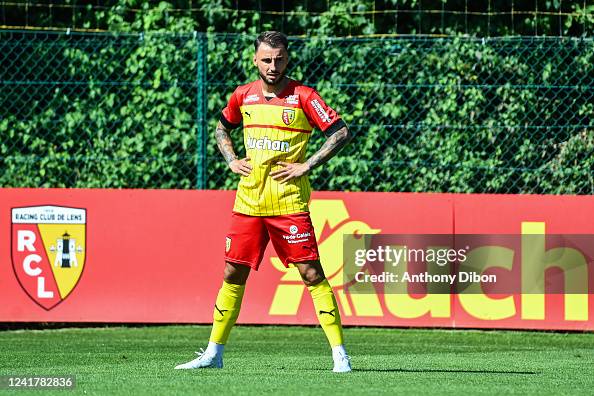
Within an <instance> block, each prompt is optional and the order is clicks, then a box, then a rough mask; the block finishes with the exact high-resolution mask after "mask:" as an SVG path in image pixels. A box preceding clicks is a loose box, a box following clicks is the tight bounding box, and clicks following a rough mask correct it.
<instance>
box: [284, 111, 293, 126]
mask: <svg viewBox="0 0 594 396" xmlns="http://www.w3.org/2000/svg"><path fill="white" fill-rule="evenodd" d="M293 121H295V110H293V109H284V110H283V122H284V123H285V125H291V124H292V123H293Z"/></svg>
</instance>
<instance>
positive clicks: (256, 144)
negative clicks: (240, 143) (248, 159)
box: [246, 136, 291, 153]
mask: <svg viewBox="0 0 594 396" xmlns="http://www.w3.org/2000/svg"><path fill="white" fill-rule="evenodd" d="M246 147H247V148H248V149H257V150H272V151H282V152H283V153H288V152H289V149H290V148H291V146H290V145H289V142H285V141H282V140H270V139H269V138H268V136H264V137H263V138H262V139H256V138H253V137H251V136H248V138H247V141H246Z"/></svg>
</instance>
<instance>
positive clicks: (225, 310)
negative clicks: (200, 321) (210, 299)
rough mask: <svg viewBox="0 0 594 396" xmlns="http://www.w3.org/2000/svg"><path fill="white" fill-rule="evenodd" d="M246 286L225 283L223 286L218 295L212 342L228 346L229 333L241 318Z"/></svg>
mask: <svg viewBox="0 0 594 396" xmlns="http://www.w3.org/2000/svg"><path fill="white" fill-rule="evenodd" d="M244 291H245V285H234V284H232V283H227V282H225V281H223V286H221V290H219V294H218V295H217V301H216V303H215V309H214V312H213V314H212V316H213V322H212V331H211V332H210V341H212V342H216V343H217V344H226V343H227V339H228V338H229V333H230V332H231V329H232V328H233V325H234V324H235V321H236V320H237V317H238V316H239V310H240V308H241V300H242V299H243V292H244Z"/></svg>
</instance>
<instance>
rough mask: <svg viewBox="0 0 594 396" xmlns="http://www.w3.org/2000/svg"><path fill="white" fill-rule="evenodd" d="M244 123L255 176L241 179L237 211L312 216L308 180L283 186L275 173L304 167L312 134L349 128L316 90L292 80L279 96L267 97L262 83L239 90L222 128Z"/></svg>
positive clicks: (252, 173) (223, 117) (236, 203)
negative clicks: (284, 165)
mask: <svg viewBox="0 0 594 396" xmlns="http://www.w3.org/2000/svg"><path fill="white" fill-rule="evenodd" d="M242 122H243V142H244V145H245V150H246V155H247V156H248V157H250V159H251V160H250V164H251V165H252V171H251V172H250V175H249V176H245V177H244V176H241V179H240V181H239V185H238V187H237V195H236V197H235V206H234V207H233V210H234V211H235V212H239V213H243V214H246V215H251V216H277V215H285V214H292V213H300V212H307V211H308V202H309V197H310V194H311V187H310V184H309V180H308V178H307V175H304V176H301V177H299V178H295V179H292V180H290V181H288V182H287V183H284V184H281V183H279V182H277V181H276V180H274V179H272V177H270V172H272V171H274V170H276V169H278V168H281V166H280V165H277V164H276V163H277V161H283V162H304V161H305V160H306V158H305V153H306V147H307V142H308V141H309V137H310V136H311V132H312V130H313V129H314V127H315V128H318V129H320V130H321V131H322V132H325V133H328V132H329V131H331V130H335V129H336V128H337V127H339V126H342V125H344V123H343V122H342V120H341V119H340V117H339V116H338V114H337V113H336V112H335V111H334V110H333V109H331V108H330V107H328V105H326V103H325V102H324V101H323V100H322V98H321V97H320V95H319V94H318V93H317V92H316V90H314V89H313V88H310V87H307V86H305V85H302V84H301V83H299V82H297V81H294V80H290V81H289V84H288V85H287V87H286V88H285V89H284V90H283V91H282V92H281V93H280V94H278V95H277V96H276V97H273V98H265V97H264V95H263V94H262V81H261V80H257V81H254V82H252V83H249V84H246V85H242V86H240V87H238V88H237V89H236V90H235V91H234V92H233V94H232V95H231V98H230V99H229V102H228V103H227V106H226V107H225V108H224V109H223V113H222V116H221V123H222V124H223V125H224V126H225V127H226V128H228V129H234V128H237V127H238V126H239V125H240V124H241V123H242Z"/></svg>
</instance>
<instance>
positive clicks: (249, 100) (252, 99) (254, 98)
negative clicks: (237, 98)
mask: <svg viewBox="0 0 594 396" xmlns="http://www.w3.org/2000/svg"><path fill="white" fill-rule="evenodd" d="M259 100H260V96H258V95H257V94H251V95H248V96H246V97H245V98H244V99H243V103H253V102H257V101H259Z"/></svg>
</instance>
